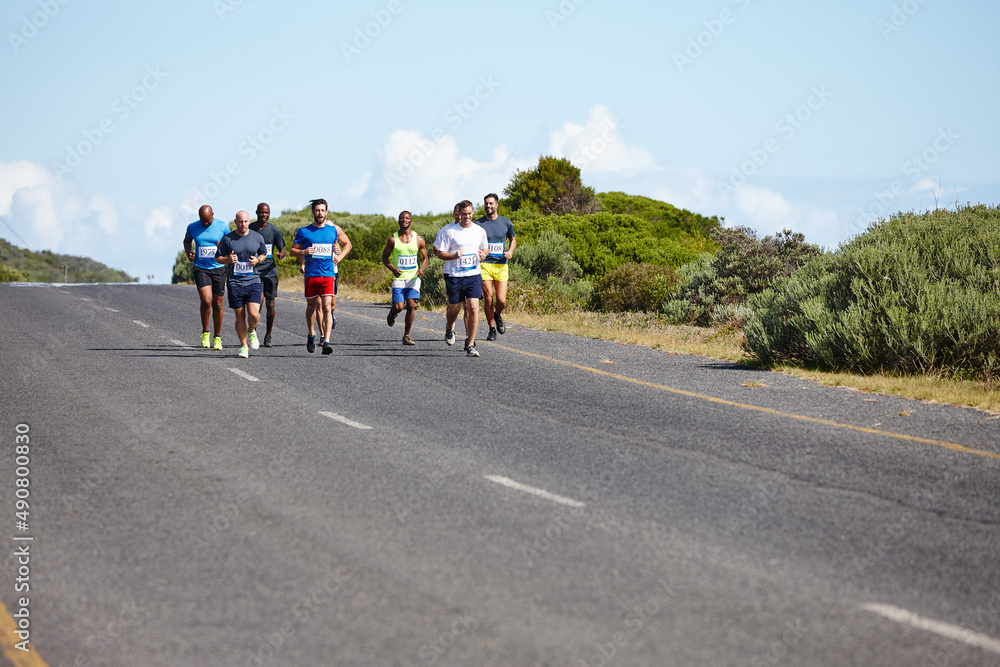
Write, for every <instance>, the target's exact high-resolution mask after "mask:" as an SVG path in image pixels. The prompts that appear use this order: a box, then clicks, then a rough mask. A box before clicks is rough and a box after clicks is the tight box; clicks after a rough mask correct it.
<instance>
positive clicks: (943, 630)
mask: <svg viewBox="0 0 1000 667" xmlns="http://www.w3.org/2000/svg"><path fill="white" fill-rule="evenodd" d="M861 608H862V609H864V610H865V611H870V612H872V613H873V614H878V615H879V616H884V617H885V618H888V619H889V620H892V621H895V622H897V623H901V624H903V625H909V626H910V627H913V628H917V629H918V630H925V631H926V632H933V633H934V634H936V635H941V636H942V637H947V638H948V639H952V640H954V641H957V642H962V643H963V644H968V645H969V646H977V647H979V648H981V649H984V650H986V651H990V652H992V653H1000V640H997V639H994V638H993V637H990V636H989V635H984V634H982V633H979V632H973V631H972V630H969V629H967V628H963V627H962V626H960V625H952V624H951V623H945V622H944V621H935V620H934V619H932V618H924V617H923V616H918V615H916V614H914V613H913V612H912V611H907V610H906V609H900V608H899V607H894V606H892V605H891V604H865V605H861Z"/></svg>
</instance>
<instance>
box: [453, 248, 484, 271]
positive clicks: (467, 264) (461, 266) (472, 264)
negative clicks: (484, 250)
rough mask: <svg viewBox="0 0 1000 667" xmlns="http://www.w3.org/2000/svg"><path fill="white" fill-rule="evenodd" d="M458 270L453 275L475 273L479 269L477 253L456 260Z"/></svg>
mask: <svg viewBox="0 0 1000 667" xmlns="http://www.w3.org/2000/svg"><path fill="white" fill-rule="evenodd" d="M457 261H458V270H456V271H455V273H475V271H476V270H477V269H478V268H479V253H477V252H474V253H471V254H468V255H462V256H461V257H459V258H458V260H457Z"/></svg>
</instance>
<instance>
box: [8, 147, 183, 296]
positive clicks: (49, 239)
mask: <svg viewBox="0 0 1000 667" xmlns="http://www.w3.org/2000/svg"><path fill="white" fill-rule="evenodd" d="M0 215H3V216H4V218H5V219H6V220H7V223H8V225H9V227H10V228H11V229H12V230H14V234H9V231H8V229H7V227H6V226H4V227H0V233H3V234H4V236H5V237H7V238H8V239H9V240H10V242H11V243H14V244H15V245H18V246H24V245H27V246H28V248H30V249H31V250H35V251H38V250H51V251H52V252H55V253H60V254H67V255H76V256H83V257H91V258H93V259H95V260H97V261H99V262H103V263H104V264H107V265H108V266H110V267H112V268H115V269H121V270H123V271H126V272H127V273H129V274H131V275H133V276H143V277H145V276H147V275H150V274H154V273H155V274H158V275H157V278H158V279H160V280H164V281H165V280H169V277H170V274H169V268H168V267H171V266H172V265H173V260H174V257H175V256H176V254H177V251H178V250H179V249H180V247H181V237H182V236H183V235H184V230H183V227H184V224H185V222H184V221H183V220H181V219H180V218H181V215H180V212H179V211H178V210H177V209H176V207H174V208H159V209H153V210H152V211H150V212H149V213H148V215H144V214H142V213H135V212H131V213H130V214H129V215H128V216H127V217H128V218H130V219H132V220H135V221H138V222H133V225H132V229H129V228H128V226H126V225H123V224H122V219H121V218H122V216H121V214H120V213H119V210H118V207H117V206H116V205H115V202H114V201H112V200H111V199H110V198H109V197H107V196H106V195H104V194H102V193H97V194H87V193H84V192H82V191H81V189H80V187H79V185H78V184H77V183H76V181H75V180H73V179H71V178H67V179H60V178H59V177H58V176H56V175H55V174H54V173H53V172H52V171H51V169H50V168H49V167H47V166H44V165H42V164H39V163H37V162H32V161H30V160H19V161H15V162H0Z"/></svg>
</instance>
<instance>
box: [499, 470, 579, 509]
mask: <svg viewBox="0 0 1000 667" xmlns="http://www.w3.org/2000/svg"><path fill="white" fill-rule="evenodd" d="M484 477H486V479H488V480H490V481H491V482H495V483H497V484H502V485H503V486H506V487H508V488H511V489H515V490H517V491H523V492H524V493H530V494H532V495H534V496H538V497H540V498H545V499H546V500H551V501H552V502H554V503H559V504H560V505H566V506H568V507H583V506H584V505H585V504H586V503H582V502H580V501H579V500H573V499H572V498H567V497H566V496H559V495H556V494H554V493H549V492H548V491H546V490H545V489H539V488H536V487H534V486H528V485H526V484H521V483H520V482H515V481H514V480H512V479H510V478H508V477H501V476H500V475H484Z"/></svg>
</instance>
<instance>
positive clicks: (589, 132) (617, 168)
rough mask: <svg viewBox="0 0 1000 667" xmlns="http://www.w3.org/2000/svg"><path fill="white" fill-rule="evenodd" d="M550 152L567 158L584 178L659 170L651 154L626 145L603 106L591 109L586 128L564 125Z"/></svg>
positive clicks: (550, 143) (570, 122) (551, 144)
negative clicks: (587, 175)
mask: <svg viewBox="0 0 1000 667" xmlns="http://www.w3.org/2000/svg"><path fill="white" fill-rule="evenodd" d="M549 151H550V152H551V153H552V155H554V156H556V157H565V158H569V161H570V162H572V163H573V164H574V165H575V166H577V167H579V168H580V171H581V172H583V173H584V174H603V173H632V174H635V173H640V172H645V171H651V170H657V169H658V167H657V166H656V164H655V160H654V159H653V155H652V153H650V152H649V151H646V150H643V149H641V148H636V147H635V146H629V145H628V144H627V143H626V142H625V139H624V138H622V135H621V131H620V127H619V123H618V120H617V119H616V118H615V116H614V114H613V113H611V109H609V108H608V107H606V106H604V105H603V104H597V105H595V106H594V107H592V108H591V110H590V113H588V114H587V124H586V126H584V125H577V124H576V123H573V122H572V121H567V122H566V123H564V124H563V126H562V128H561V129H559V130H556V131H554V132H553V133H552V135H551V137H550V140H549Z"/></svg>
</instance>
